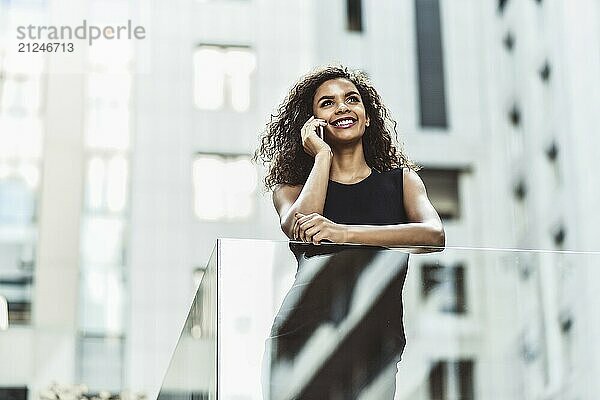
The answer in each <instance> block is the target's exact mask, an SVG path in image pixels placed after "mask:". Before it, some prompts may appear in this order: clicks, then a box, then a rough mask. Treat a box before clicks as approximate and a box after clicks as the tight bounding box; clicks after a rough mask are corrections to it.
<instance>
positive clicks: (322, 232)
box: [298, 168, 446, 250]
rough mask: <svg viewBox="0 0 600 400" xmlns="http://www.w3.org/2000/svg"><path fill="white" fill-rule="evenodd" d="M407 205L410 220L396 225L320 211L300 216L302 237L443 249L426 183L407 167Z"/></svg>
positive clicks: (438, 221)
mask: <svg viewBox="0 0 600 400" xmlns="http://www.w3.org/2000/svg"><path fill="white" fill-rule="evenodd" d="M403 174H404V209H405V211H406V216H407V218H408V221H409V222H408V223H406V224H397V225H382V226H379V225H342V224H336V223H334V222H332V221H330V220H328V219H327V218H325V217H323V216H320V215H314V214H313V215H307V216H301V217H300V218H299V221H298V224H299V225H300V229H299V230H300V231H301V234H300V235H299V238H300V239H302V240H305V241H312V242H313V243H315V244H317V243H318V242H320V241H321V240H324V239H327V240H330V241H332V242H335V243H354V244H367V245H374V246H386V247H401V246H408V247H410V246H432V247H438V248H440V250H441V249H443V247H444V246H445V244H446V235H445V232H444V227H443V225H442V221H441V219H440V217H439V215H438V213H437V211H435V208H433V206H432V205H431V202H430V201H429V198H428V197H427V192H426V190H425V185H424V184H423V181H422V180H421V178H420V177H419V175H417V173H416V172H414V171H412V170H411V169H409V168H405V169H404V171H403Z"/></svg>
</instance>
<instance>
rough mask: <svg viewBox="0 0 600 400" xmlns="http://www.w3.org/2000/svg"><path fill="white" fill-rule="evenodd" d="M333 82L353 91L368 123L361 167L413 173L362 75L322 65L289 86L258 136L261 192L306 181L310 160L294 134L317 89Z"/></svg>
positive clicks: (378, 99) (413, 166)
mask: <svg viewBox="0 0 600 400" xmlns="http://www.w3.org/2000/svg"><path fill="white" fill-rule="evenodd" d="M336 78H345V79H347V80H349V81H350V82H352V83H353V84H354V86H356V88H357V89H358V92H359V93H360V96H361V97H362V100H363V104H364V106H365V111H366V113H367V115H368V116H369V117H370V120H371V123H370V125H369V126H368V127H366V129H365V133H364V135H363V138H362V140H363V151H364V154H365V161H366V163H367V165H368V166H369V167H371V168H373V169H375V170H377V171H379V172H383V171H389V170H391V169H394V168H398V167H409V168H411V169H413V170H418V169H419V167H418V166H417V165H416V164H415V163H414V162H412V161H411V160H410V159H409V158H408V157H407V156H406V154H404V151H403V150H402V144H401V143H399V142H398V134H397V132H396V125H397V123H396V121H394V120H393V119H392V118H391V117H390V112H389V110H388V109H387V108H386V107H385V106H384V105H383V102H382V100H381V97H379V94H378V93H377V91H376V90H375V88H374V87H373V85H372V84H371V82H370V80H369V78H368V77H367V75H366V74H365V73H364V72H362V71H360V70H352V69H349V68H347V67H345V66H342V65H325V66H321V67H317V68H315V69H313V70H312V71H310V72H309V73H308V74H306V75H304V76H302V77H301V78H300V79H299V80H298V81H297V82H296V83H295V84H294V85H293V86H292V88H291V90H290V91H289V93H288V95H287V96H286V97H285V99H284V100H283V102H282V103H281V104H280V105H279V107H278V108H277V113H276V114H271V118H270V121H269V122H268V123H267V125H266V128H265V129H264V131H263V132H261V135H260V146H259V147H258V148H257V149H256V151H255V153H254V157H253V160H254V161H255V162H256V161H258V160H260V161H261V162H262V163H263V165H266V166H267V167H268V170H267V175H266V176H265V180H264V184H265V187H266V189H267V190H273V189H274V188H275V186H277V185H279V184H287V185H299V184H304V183H305V182H306V180H307V179H308V175H309V174H310V171H311V169H312V167H313V164H314V158H313V157H312V156H310V155H309V154H307V153H306V152H305V151H304V147H303V146H302V138H301V136H300V130H301V129H302V126H303V125H304V123H305V122H306V120H308V119H309V118H310V117H311V116H312V115H313V109H312V106H313V97H314V95H315V92H316V91H317V89H318V88H319V86H321V84H322V83H323V82H325V81H328V80H330V79H336ZM394 142H396V143H397V145H395V144H394Z"/></svg>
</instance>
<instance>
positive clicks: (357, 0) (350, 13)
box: [346, 0, 363, 32]
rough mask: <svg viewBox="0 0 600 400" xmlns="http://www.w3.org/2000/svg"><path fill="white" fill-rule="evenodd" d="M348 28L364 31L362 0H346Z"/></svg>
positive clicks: (353, 30) (352, 30) (354, 30)
mask: <svg viewBox="0 0 600 400" xmlns="http://www.w3.org/2000/svg"><path fill="white" fill-rule="evenodd" d="M346 17H347V22H346V25H347V29H348V30H349V31H351V32H362V30H363V25H362V1H361V0H346Z"/></svg>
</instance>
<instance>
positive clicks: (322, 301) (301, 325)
mask: <svg viewBox="0 0 600 400" xmlns="http://www.w3.org/2000/svg"><path fill="white" fill-rule="evenodd" d="M395 126H396V123H395V122H394V121H393V120H392V119H391V118H390V116H389V111H388V110H387V108H386V107H385V106H384V105H383V104H382V101H381V99H380V97H379V95H378V94H377V92H376V91H375V89H374V88H373V86H372V85H371V83H370V82H369V80H368V78H367V76H366V75H365V74H364V73H362V72H360V71H354V70H350V69H348V68H346V67H343V66H325V67H320V68H317V69H315V70H313V71H312V72H310V73H309V74H307V75H305V76H304V77H302V78H301V79H300V80H299V81H298V82H297V83H296V84H295V85H294V86H293V87H292V89H291V91H290V93H289V94H288V96H287V97H286V99H285V100H284V102H283V103H282V104H281V106H280V107H279V109H278V113H277V114H276V115H273V116H272V117H271V121H270V122H269V123H268V124H267V127H266V131H265V132H264V134H263V135H262V137H261V144H260V147H259V148H258V150H257V151H256V154H255V159H260V160H262V161H263V162H264V163H265V164H267V165H268V173H267V176H266V178H265V184H266V187H267V188H268V189H271V190H273V203H274V205H275V208H276V210H277V212H278V214H279V218H280V225H281V229H282V230H283V232H284V233H285V234H286V235H287V236H288V237H289V238H290V239H293V240H296V241H301V242H305V243H306V244H298V243H293V244H291V245H290V247H291V249H292V251H293V252H294V255H295V256H296V258H297V260H298V273H297V274H296V279H295V282H294V285H293V286H292V288H291V289H290V291H289V292H288V294H287V296H286V299H285V300H284V302H283V304H282V306H281V308H280V310H279V312H278V314H277V316H276V317H275V321H274V324H273V327H272V330H271V336H270V338H269V340H268V341H267V350H268V354H270V359H269V362H270V366H271V367H270V370H271V372H270V378H269V379H270V382H269V386H268V389H266V390H268V393H269V396H268V397H269V398H271V399H287V398H295V399H304V398H306V399H312V398H357V397H358V396H359V395H360V393H361V391H363V390H365V388H366V387H368V386H369V385H370V384H372V383H373V382H374V381H375V380H376V378H377V376H387V378H386V382H387V381H389V384H388V387H389V388H391V392H390V393H389V394H388V395H387V396H382V397H380V398H385V397H390V398H393V390H394V387H395V377H394V374H393V373H392V374H391V375H390V374H389V372H388V373H387V375H386V372H385V371H390V369H389V368H387V367H386V365H392V366H393V369H392V371H395V364H396V362H397V361H399V359H400V355H401V354H402V352H403V350H404V345H405V343H406V342H405V336H404V327H403V324H402V315H403V311H402V288H403V285H404V280H405V277H406V267H407V262H408V259H407V256H406V255H405V254H403V253H399V252H394V254H392V253H387V255H386V256H390V255H391V256H392V258H388V260H390V262H389V263H388V264H386V265H383V267H384V268H383V269H382V270H379V272H377V273H376V274H375V275H377V276H380V277H384V278H382V279H383V280H384V281H385V284H382V285H380V289H378V291H377V292H375V291H373V292H370V293H369V294H368V295H367V296H363V295H360V293H359V292H360V290H363V292H362V293H363V294H364V288H365V285H364V284H363V285H359V282H363V283H364V282H367V281H368V279H369V277H373V276H374V274H373V273H370V272H369V271H375V269H376V268H380V267H381V265H377V261H376V260H378V259H380V258H378V257H380V256H381V255H383V253H382V250H381V248H380V247H374V246H384V247H414V246H420V249H421V250H424V249H428V250H430V249H433V250H434V251H435V250H441V249H443V247H444V245H445V234H444V228H443V226H442V223H441V220H440V218H439V216H438V214H437V212H436V211H435V209H434V208H433V206H432V205H431V203H430V201H429V199H428V198H427V194H426V191H425V187H424V185H423V182H422V181H421V179H420V178H419V176H418V175H417V174H416V172H415V170H416V169H417V167H416V166H415V164H414V163H412V162H411V161H410V160H409V159H408V157H406V156H405V155H404V154H403V152H402V151H400V150H398V149H397V148H396V147H395V145H394V141H393V139H395ZM392 132H393V134H394V137H392ZM325 242H332V243H337V244H366V245H371V246H369V247H367V248H357V247H356V246H325V247H326V248H321V250H320V251H319V250H317V248H316V247H314V246H312V244H314V245H320V244H321V243H325ZM421 246H424V247H421ZM394 257H395V258H394ZM366 286H367V287H368V286H369V285H366ZM361 288H362V289H361ZM357 293H358V294H357ZM360 299H363V300H364V299H367V303H368V304H367V306H365V307H363V309H364V310H366V312H365V313H364V314H360V315H359V314H357V310H358V309H360V307H354V308H353V306H352V305H353V304H354V305H356V304H357V301H358V302H359V301H360ZM351 320H357V321H359V322H358V323H357V324H356V325H355V326H354V328H353V329H352V333H349V334H347V335H345V336H344V335H342V336H343V338H344V339H343V341H342V342H340V344H339V348H340V349H341V348H342V347H343V346H345V347H343V348H344V349H350V350H343V351H337V353H335V352H334V353H332V354H331V355H329V356H327V357H326V358H325V359H324V361H323V362H322V363H321V364H319V366H318V367H316V368H317V369H316V370H314V371H313V373H314V374H315V375H314V376H313V377H312V378H311V379H309V380H307V381H306V384H303V385H300V386H299V387H296V388H294V384H295V383H294V382H293V381H294V380H293V379H288V377H290V376H295V375H294V373H292V372H290V371H291V370H290V369H289V368H288V367H289V365H295V364H294V363H293V362H292V363H291V364H290V360H294V359H295V357H297V356H298V355H299V354H306V351H304V353H303V349H304V346H308V347H307V348H310V343H311V341H310V340H309V339H310V338H313V337H317V336H318V334H317V333H316V332H317V331H318V330H319V327H327V326H329V327H332V326H333V327H334V328H333V332H338V333H334V334H333V335H338V336H339V335H340V332H342V331H343V328H341V327H342V326H345V324H346V322H345V321H351ZM336 329H339V330H338V331H336ZM315 335H316V336H315ZM342 336H339V337H342ZM312 343H313V344H314V343H315V342H314V341H312ZM323 351H325V350H324V349H323ZM314 356H315V357H317V358H318V356H317V355H316V354H315V355H314ZM300 358H302V357H300ZM304 360H306V359H305V358H304ZM357 371H360V372H359V373H357ZM294 390H296V391H294ZM290 393H292V394H291V395H290Z"/></svg>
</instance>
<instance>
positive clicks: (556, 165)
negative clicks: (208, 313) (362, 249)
mask: <svg viewBox="0 0 600 400" xmlns="http://www.w3.org/2000/svg"><path fill="white" fill-rule="evenodd" d="M67 14H68V15H70V16H72V17H73V16H75V18H73V19H72V20H71V21H72V24H73V25H76V24H80V23H81V21H82V20H83V19H86V20H87V21H88V22H89V23H94V24H97V25H122V24H126V23H127V20H129V19H130V20H132V21H133V22H134V24H135V25H142V26H144V27H145V29H146V32H147V38H146V39H144V40H139V41H129V40H121V41H117V40H115V41H108V40H104V41H98V42H96V43H95V44H94V45H93V46H88V47H81V48H78V49H77V51H76V52H75V54H74V55H73V56H71V57H70V58H69V60H68V63H69V65H70V66H72V67H74V68H76V69H77V72H73V73H65V72H64V63H65V62H67V61H64V60H63V57H64V55H61V54H58V53H57V54H39V57H37V58H36V60H37V61H36V62H24V61H23V60H24V59H23V58H22V57H21V56H20V55H19V54H18V53H17V50H16V49H17V42H16V40H15V36H16V34H15V32H16V26H18V25H29V24H39V25H44V24H48V23H49V21H60V20H61V16H62V15H67ZM598 43H600V4H599V3H598V2H597V1H594V0H581V1H579V2H576V4H575V3H572V2H567V1H564V0H486V1H475V0H469V1H462V2H458V3H457V2H451V1H440V0H413V1H406V2H395V1H391V0H385V1H374V0H371V1H366V0H365V1H360V0H345V1H344V0H335V1H327V2H318V1H315V0H310V1H303V2H294V3H291V2H281V1H275V0H204V1H200V0H187V1H183V0H175V1H171V2H168V3H165V2H158V1H148V2H142V1H135V0H132V1H118V0H85V1H80V2H77V3H72V2H67V1H66V0H29V1H27V0H0V360H2V361H1V362H0V398H9V397H8V396H9V395H15V396H17V397H15V398H21V397H18V396H20V395H22V394H25V395H26V393H29V395H30V396H35V395H36V393H37V392H38V391H39V390H40V389H41V388H44V387H47V386H48V385H49V384H50V382H51V381H53V380H56V381H63V382H84V383H86V384H88V385H89V386H90V387H91V388H92V389H94V390H99V389H108V390H112V391H118V390H120V389H121V388H131V389H133V390H135V391H144V392H146V393H148V394H150V395H151V396H152V394H153V393H156V391H157V390H158V388H159V386H160V382H161V378H162V376H163V374H164V372H165V370H166V367H167V363H168V361H169V358H170V356H171V353H172V351H173V348H174V346H175V342H176V339H177V336H178V334H179V331H180V328H181V326H182V324H183V322H184V319H185V316H186V313H187V309H186V307H188V306H189V302H190V300H191V296H192V295H193V292H194V289H195V284H194V277H195V276H197V275H198V274H200V273H201V271H202V269H203V268H204V266H205V264H206V262H207V260H208V257H209V255H210V253H211V250H212V247H213V245H214V240H215V238H216V237H242V238H259V239H277V240H283V239H285V237H284V235H283V233H281V231H280V230H279V226H278V221H277V218H276V213H275V211H274V209H273V207H272V204H271V200H270V195H269V194H268V193H264V192H263V191H262V187H261V184H260V181H261V177H262V176H263V174H264V171H263V170H262V169H261V168H260V167H259V166H255V165H253V164H252V163H251V162H250V158H251V154H252V153H253V151H254V149H255V147H256V145H257V135H258V132H260V131H261V129H262V127H263V126H264V124H265V122H266V121H267V120H268V118H269V115H270V113H272V112H275V108H276V106H277V105H278V104H279V103H280V102H281V100H282V99H283V97H284V95H285V94H286V92H287V90H288V89H289V87H290V86H291V85H292V83H293V82H294V81H295V80H296V79H297V78H298V77H299V76H300V75H301V74H303V73H305V72H307V71H308V70H309V69H311V68H312V67H313V66H316V65H319V64H323V63H329V62H341V63H343V64H346V65H348V66H351V67H355V68H360V69H363V70H364V71H366V72H367V73H368V74H369V76H370V77H371V78H372V80H373V83H374V85H375V86H376V88H377V89H378V90H379V93H380V94H381V95H382V97H383V99H384V101H385V103H386V105H387V106H388V107H389V108H390V109H391V111H392V114H393V117H394V118H395V119H396V120H397V121H398V127H397V129H398V132H399V133H400V136H401V139H402V140H403V141H404V142H405V146H406V149H407V151H408V153H409V154H410V155H411V156H412V157H413V158H414V159H415V160H416V161H417V162H418V163H419V164H421V165H423V166H424V168H423V170H422V171H421V172H420V174H421V176H422V178H423V180H424V181H425V183H426V186H427V189H428V193H429V196H430V198H431V200H432V202H433V203H434V205H435V206H436V208H437V209H438V211H439V212H440V215H442V217H443V218H444V222H445V227H446V235H447V245H448V246H476V247H500V248H530V249H546V250H599V246H598V240H597V238H596V235H595V231H596V228H597V226H598V223H599V222H600V218H599V217H598V215H597V213H596V210H595V208H596V207H597V205H598V204H600V185H598V184H597V182H598V180H597V179H596V178H595V169H596V168H595V167H596V163H595V156H597V153H598V151H597V149H598V148H600V135H599V134H598V132H599V131H600V122H599V119H598V116H597V114H598V109H599V105H600V49H599V47H598ZM485 263H486V258H485V257H475V256H473V257H472V258H460V259H456V260H455V262H454V263H453V264H451V265H444V266H443V267H446V268H441V267H440V265H437V264H431V265H418V266H416V267H415V268H414V269H413V270H412V271H411V273H410V274H409V277H408V281H407V285H408V286H409V287H410V286H411V285H412V287H413V290H410V291H409V292H408V293H409V294H410V296H412V297H411V298H409V299H406V300H405V304H406V313H407V315H409V314H410V313H413V314H424V315H426V316H427V317H428V318H429V322H428V324H426V325H427V329H432V330H437V331H439V330H444V329H452V332H453V334H455V332H459V333H458V334H459V336H460V337H462V338H464V343H463V345H461V346H459V347H458V348H457V351H456V352H454V353H452V354H436V352H435V350H432V351H431V354H429V357H430V358H431V360H432V362H433V364H432V365H433V367H432V368H430V369H429V370H428V372H427V374H428V378H427V379H428V382H429V384H428V386H425V387H420V388H413V389H412V390H413V391H412V392H410V391H409V392H407V393H404V394H403V396H404V397H402V398H419V399H429V398H431V399H453V398H465V399H470V398H473V399H474V398H491V397H490V395H489V393H488V394H485V393H480V392H478V387H479V386H478V382H481V381H490V380H492V381H493V379H494V377H493V376H488V375H486V369H485V362H481V360H485V357H486V351H493V349H491V348H490V346H489V344H490V343H494V342H495V341H497V340H498V337H499V336H505V335H509V336H511V337H512V336H515V337H517V338H518V340H517V342H515V343H514V344H515V348H517V349H519V351H516V352H515V353H514V354H509V355H507V359H506V362H507V363H511V365H515V366H519V367H515V368H514V371H515V374H516V375H517V376H515V381H514V382H515V387H513V388H498V390H499V391H501V390H506V392H505V393H508V394H509V395H508V398H511V397H510V394H511V393H513V394H514V393H516V391H519V390H526V391H527V393H529V395H531V396H534V397H536V396H539V397H536V398H549V399H550V398H552V399H566V398H582V399H584V398H592V394H593V393H597V392H600V387H596V388H593V387H589V385H588V386H582V385H577V375H576V373H574V372H573V368H572V366H574V365H591V363H592V361H591V360H594V359H600V348H598V347H594V346H585V345H584V343H588V344H589V343H593V340H592V338H593V337H594V336H593V335H596V337H598V336H597V335H600V327H598V326H597V325H598V324H597V323H596V324H595V325H593V326H591V327H589V328H590V329H588V331H587V333H586V335H588V336H585V337H586V338H588V339H589V341H586V340H579V339H578V341H575V340H572V337H571V336H570V335H571V332H572V331H573V329H575V328H574V327H577V326H578V323H579V321H594V320H596V319H597V317H595V316H594V314H593V307H589V305H590V304H596V303H597V301H596V300H595V299H594V298H592V297H589V298H588V297H585V296H588V293H592V291H586V292H584V293H581V292H579V291H578V286H577V283H578V282H579V281H577V280H576V279H573V278H572V277H573V275H574V273H573V271H574V270H576V269H577V268H578V267H580V266H579V265H572V263H569V262H568V258H567V257H566V256H563V255H561V254H555V253H544V254H543V255H540V256H539V257H532V259H531V262H530V263H529V264H527V265H519V266H514V268H507V271H506V273H507V279H508V280H512V281H514V282H516V284H518V285H519V287H520V288H521V289H522V293H523V296H530V297H531V298H532V299H534V300H535V301H537V302H539V307H538V308H535V309H532V310H523V312H520V313H517V314H516V315H515V320H514V325H513V326H510V327H506V326H496V325H494V320H493V319H489V320H488V319H486V318H485V316H486V315H490V313H492V312H494V313H496V312H498V313H502V312H511V310H512V311H514V307H515V306H518V304H514V302H512V301H506V302H502V301H501V300H502V299H491V298H489V296H486V291H485V284H486V276H485V270H484V268H479V267H480V266H481V265H485ZM540 269H550V270H552V271H553V273H552V274H550V275H545V276H544V278H543V280H542V281H540V279H536V273H537V272H539V270H540ZM448 271H452V272H451V273H448ZM548 276H549V277H548ZM595 278H600V276H590V277H588V282H594V281H595V282H600V280H595ZM410 296H409V297H410ZM506 296H507V299H508V300H510V299H511V293H510V292H507V294H506ZM582 296H583V298H582ZM586 305H588V306H587V307H586ZM6 310H8V312H6ZM6 315H7V317H6ZM3 318H4V319H7V321H6V322H7V323H5V322H3V321H4V320H3ZM424 329H425V328H424ZM449 332H450V331H449ZM509 333H510V334H509ZM449 335H450V334H449ZM452 340H455V339H452ZM432 348H433V349H435V346H434V347H432ZM406 356H407V357H410V356H411V355H410V353H407V354H406ZM403 379H406V380H409V378H408V377H407V378H403ZM405 386H406V385H405ZM523 387H525V389H523ZM407 390H408V389H407ZM418 393H420V394H419V396H421V397H414V396H417V394H418ZM498 393H500V392H498ZM3 396H4V397H3ZM410 396H413V397H410ZM461 396H462V397H461ZM32 398H33V397H32ZM505 398H507V397H505ZM532 398H533V397H532Z"/></svg>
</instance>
